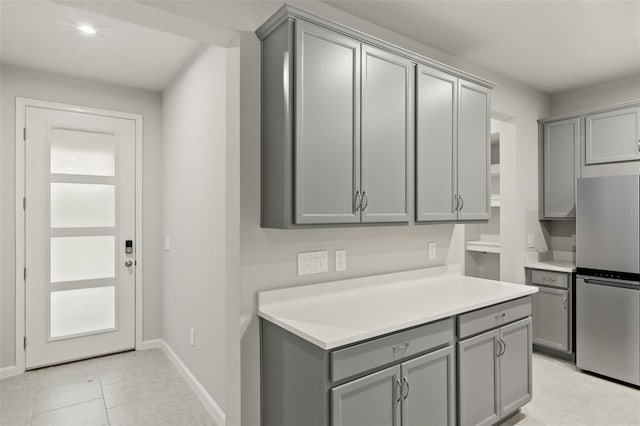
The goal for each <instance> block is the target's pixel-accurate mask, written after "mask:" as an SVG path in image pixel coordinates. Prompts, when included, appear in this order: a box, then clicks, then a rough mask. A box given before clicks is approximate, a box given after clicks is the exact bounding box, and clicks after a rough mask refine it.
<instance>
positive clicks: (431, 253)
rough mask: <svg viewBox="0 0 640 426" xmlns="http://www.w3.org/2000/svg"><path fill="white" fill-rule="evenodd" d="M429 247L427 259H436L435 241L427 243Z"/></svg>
mask: <svg viewBox="0 0 640 426" xmlns="http://www.w3.org/2000/svg"><path fill="white" fill-rule="evenodd" d="M427 248H428V249H429V260H436V243H435V242H434V241H432V242H430V243H429V244H427Z"/></svg>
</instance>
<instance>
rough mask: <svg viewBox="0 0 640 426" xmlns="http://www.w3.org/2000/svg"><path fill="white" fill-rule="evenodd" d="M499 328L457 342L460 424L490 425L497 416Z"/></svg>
mask: <svg viewBox="0 0 640 426" xmlns="http://www.w3.org/2000/svg"><path fill="white" fill-rule="evenodd" d="M498 334H499V331H498V330H494V331H489V332H487V333H484V334H481V335H479V336H476V337H471V338H469V339H465V340H462V341H461V342H460V343H458V358H459V362H458V374H459V383H458V385H459V389H458V394H459V398H460V399H459V403H460V406H459V407H458V408H459V410H458V413H459V414H458V416H459V419H460V425H461V426H471V425H492V424H494V423H495V422H497V421H498V419H499V418H500V399H499V398H500V381H499V375H498V369H499V367H498V353H499V345H498Z"/></svg>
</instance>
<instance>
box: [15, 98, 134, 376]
mask: <svg viewBox="0 0 640 426" xmlns="http://www.w3.org/2000/svg"><path fill="white" fill-rule="evenodd" d="M27 107H34V108H46V109H53V110H58V111H67V112H79V113H86V114H92V115H101V116H105V117H111V118H122V119H128V120H133V121H134V122H135V126H136V134H135V156H136V158H135V162H136V173H135V180H136V182H135V197H136V201H135V226H136V262H137V265H136V269H135V299H136V300H135V310H136V312H135V348H136V349H140V348H142V346H143V341H142V296H143V295H142V269H143V266H144V265H143V262H142V261H141V260H142V253H143V244H142V114H133V113H128V112H120V111H113V110H107V109H99V108H91V107H84V106H78V105H71V104H64V103H58V102H51V101H44V100H38V99H30V98H21V97H17V98H16V129H15V130H16V145H15V148H16V155H15V156H16V162H15V231H16V241H15V249H16V252H15V253H16V265H15V267H16V271H15V273H16V278H15V279H16V282H15V290H16V298H15V309H16V342H15V344H16V362H15V368H16V371H15V373H16V374H22V373H24V371H25V358H26V350H25V348H24V340H23V339H24V338H25V337H26V332H27V331H26V328H25V326H26V321H25V320H26V298H25V280H24V275H23V274H24V268H25V254H26V253H25V231H26V228H25V214H26V213H25V210H24V208H23V204H22V203H23V201H22V199H23V197H24V196H25V173H26V163H25V161H26V152H25V151H26V145H25V140H24V133H23V132H24V129H25V127H26V111H27Z"/></svg>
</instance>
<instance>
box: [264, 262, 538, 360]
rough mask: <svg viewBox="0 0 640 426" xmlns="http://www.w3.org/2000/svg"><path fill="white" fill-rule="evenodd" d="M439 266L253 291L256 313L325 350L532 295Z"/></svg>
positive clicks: (530, 288) (528, 288) (517, 287)
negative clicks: (255, 295)
mask: <svg viewBox="0 0 640 426" xmlns="http://www.w3.org/2000/svg"><path fill="white" fill-rule="evenodd" d="M537 291H538V289H537V288H536V287H533V286H525V285H522V284H511V283H505V282H500V281H492V280H485V279H480V278H472V277H465V276H461V275H459V267H458V268H456V267H439V268H429V269H420V270H416V271H407V272H399V273H395V274H386V275H376V276H372V277H365V278H355V279H351V280H343V281H334V282H329V283H323V284H314V285H307V286H300V287H292V288H287V289H282V290H272V291H265V292H261V293H258V315H259V316H260V317H262V318H264V319H266V320H268V321H270V322H272V323H274V324H276V325H278V326H280V327H282V328H284V329H286V330H288V331H290V332H291V333H293V334H295V335H297V336H299V337H302V338H303V339H305V340H307V341H309V342H311V343H313V344H315V345H316V346H319V347H320V348H322V349H325V350H328V349H333V348H337V347H340V346H344V345H348V344H352V343H356V342H358V341H361V340H364V339H369V338H372V337H376V336H380V335H383V334H387V333H392V332H395V331H398V330H402V329H405V328H409V327H413V326H417V325H420V324H425V323H428V322H432V321H437V320H439V319H443V318H447V317H450V316H453V315H457V314H460V313H464V312H468V311H472V310H475V309H478V308H482V307H485V306H490V305H494V304H496V303H500V302H505V301H507V300H512V299H516V298H518V297H523V296H527V295H529V294H533V293H536V292H537Z"/></svg>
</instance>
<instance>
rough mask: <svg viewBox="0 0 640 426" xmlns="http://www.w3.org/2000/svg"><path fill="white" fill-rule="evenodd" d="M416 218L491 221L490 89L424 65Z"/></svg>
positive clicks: (420, 70)
mask: <svg viewBox="0 0 640 426" xmlns="http://www.w3.org/2000/svg"><path fill="white" fill-rule="evenodd" d="M417 96H418V99H417V111H416V117H417V118H416V120H417V126H416V128H417V133H416V221H420V222H427V221H452V220H460V221H463V220H487V219H489V212H490V208H489V197H490V192H489V186H488V185H489V149H490V142H489V117H490V111H491V108H490V96H489V91H488V90H487V89H486V88H485V87H482V86H480V85H477V84H473V83H470V82H467V81H465V80H462V79H459V78H456V77H453V76H451V75H449V74H446V73H443V72H441V71H438V70H435V69H432V68H430V67H427V66H424V65H418V77H417Z"/></svg>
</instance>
